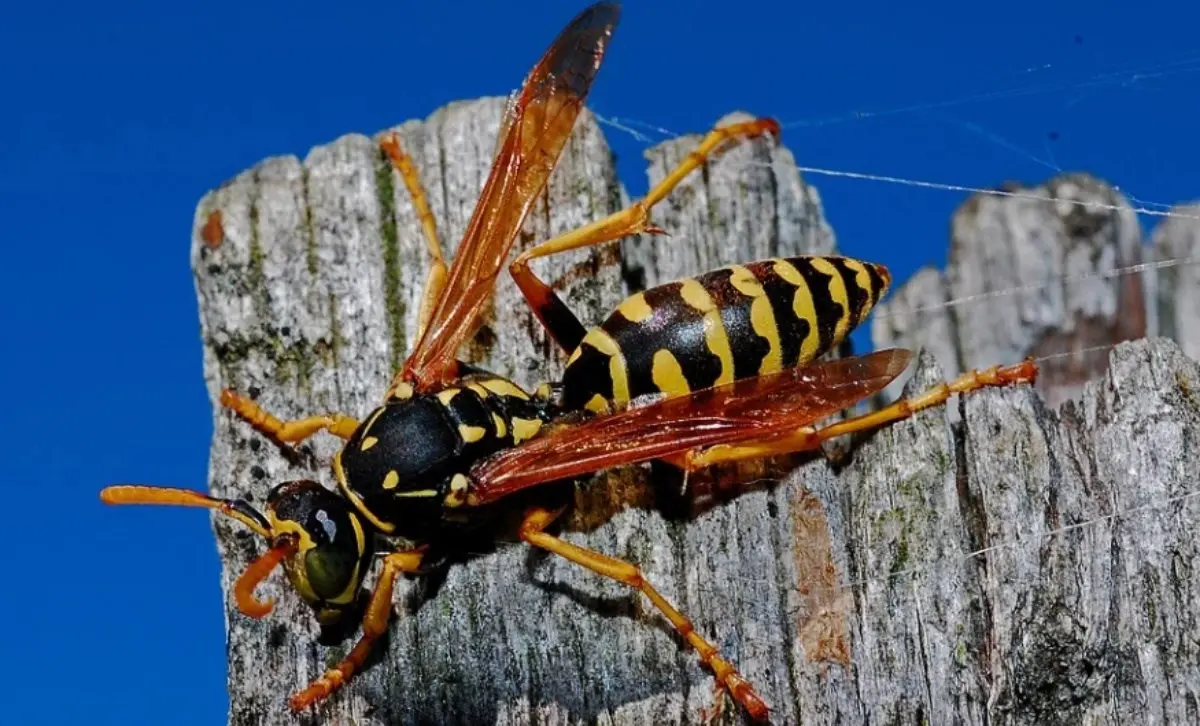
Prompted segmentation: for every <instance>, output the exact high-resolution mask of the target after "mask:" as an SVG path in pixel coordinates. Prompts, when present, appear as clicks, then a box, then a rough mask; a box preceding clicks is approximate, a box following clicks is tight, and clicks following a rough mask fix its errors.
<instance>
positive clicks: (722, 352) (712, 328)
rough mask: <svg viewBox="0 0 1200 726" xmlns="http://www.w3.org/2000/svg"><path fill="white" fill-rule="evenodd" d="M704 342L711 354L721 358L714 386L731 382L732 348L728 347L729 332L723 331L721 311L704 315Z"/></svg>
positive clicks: (723, 324)
mask: <svg viewBox="0 0 1200 726" xmlns="http://www.w3.org/2000/svg"><path fill="white" fill-rule="evenodd" d="M704 342H705V343H707V344H708V349H709V350H711V351H712V352H713V355H715V356H717V358H720V359H721V374H720V375H718V376H717V380H716V381H715V382H714V383H713V385H714V386H721V385H724V384H726V383H732V382H733V349H732V348H730V347H729V334H728V333H727V332H726V331H725V323H724V322H722V320H721V313H720V312H718V311H716V310H713V311H712V312H709V313H705V315H704Z"/></svg>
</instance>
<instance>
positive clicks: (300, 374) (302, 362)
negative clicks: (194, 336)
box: [207, 326, 333, 393]
mask: <svg viewBox="0 0 1200 726" xmlns="http://www.w3.org/2000/svg"><path fill="white" fill-rule="evenodd" d="M263 333H264V334H263V335H262V336H256V337H247V336H243V335H233V336H230V337H228V338H226V339H224V340H217V339H215V338H209V340H208V341H207V345H208V346H209V347H210V348H211V349H212V350H213V352H214V353H215V354H216V356H217V361H218V362H219V363H220V365H221V368H222V370H223V371H224V374H223V375H225V377H226V378H227V379H228V377H229V376H228V372H229V371H232V370H236V369H237V368H238V367H239V364H241V363H242V362H244V361H246V360H247V359H249V358H251V357H252V356H255V355H257V356H259V357H260V358H262V359H265V360H267V361H270V362H271V363H272V364H273V365H272V366H271V367H272V368H273V369H274V371H275V376H274V381H273V382H274V383H275V384H276V385H283V384H286V383H290V382H292V381H295V382H296V385H297V386H298V387H299V389H300V391H302V392H305V393H307V392H308V391H309V385H310V382H311V380H312V374H313V371H314V370H315V368H316V362H317V359H320V360H322V361H323V362H325V363H326V364H328V361H329V360H331V359H332V358H333V344H332V343H331V342H330V341H328V340H325V339H320V340H317V341H316V342H315V343H310V342H309V341H307V340H305V339H303V338H300V339H296V340H294V341H291V342H285V341H284V337H285V336H284V335H283V334H282V333H281V331H279V330H278V329H276V328H275V327H274V326H267V328H266V329H265V330H264V331H263Z"/></svg>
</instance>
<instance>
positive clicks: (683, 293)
mask: <svg viewBox="0 0 1200 726" xmlns="http://www.w3.org/2000/svg"><path fill="white" fill-rule="evenodd" d="M679 296H680V297H681V298H683V301H684V302H685V303H687V304H688V305H689V306H691V307H693V308H695V309H697V310H699V311H700V312H702V313H707V312H710V311H712V310H714V309H715V308H716V305H714V304H713V300H712V296H711V295H709V294H708V290H705V289H704V286H703V285H701V284H700V283H699V282H697V281H696V280H692V279H687V280H682V281H681V282H680V283H679Z"/></svg>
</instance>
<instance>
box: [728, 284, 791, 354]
mask: <svg viewBox="0 0 1200 726" xmlns="http://www.w3.org/2000/svg"><path fill="white" fill-rule="evenodd" d="M729 270H730V272H731V274H730V275H729V284H730V285H732V286H733V289H735V290H737V291H738V292H740V293H742V294H743V295H746V296H747V297H752V298H754V300H752V301H751V302H750V327H751V328H752V329H753V330H754V332H755V333H757V334H758V335H759V337H762V338H765V339H766V341H767V354H766V355H765V356H763V359H762V362H761V363H759V365H758V374H759V375H765V374H768V373H776V372H778V371H779V370H781V369H782V368H783V346H782V345H780V343H779V328H778V327H776V325H775V311H774V310H772V309H771V301H770V300H768V299H767V291H766V290H764V289H763V286H762V283H761V282H759V280H758V278H757V277H755V276H754V273H753V272H751V271H750V270H749V269H748V268H746V267H743V266H741V265H731V266H730V267H729Z"/></svg>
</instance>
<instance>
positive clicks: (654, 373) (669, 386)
mask: <svg viewBox="0 0 1200 726" xmlns="http://www.w3.org/2000/svg"><path fill="white" fill-rule="evenodd" d="M650 377H651V378H652V379H653V380H654V385H656V386H658V390H660V391H662V392H663V393H665V394H667V395H668V396H683V395H686V394H687V393H690V392H691V388H690V387H689V386H688V382H687V377H685V376H684V375H683V367H682V366H680V365H679V361H678V360H676V359H675V356H674V355H673V354H672V353H671V351H669V350H667V349H666V348H663V349H661V350H657V351H655V352H654V360H653V362H652V363H651V365H650Z"/></svg>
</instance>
